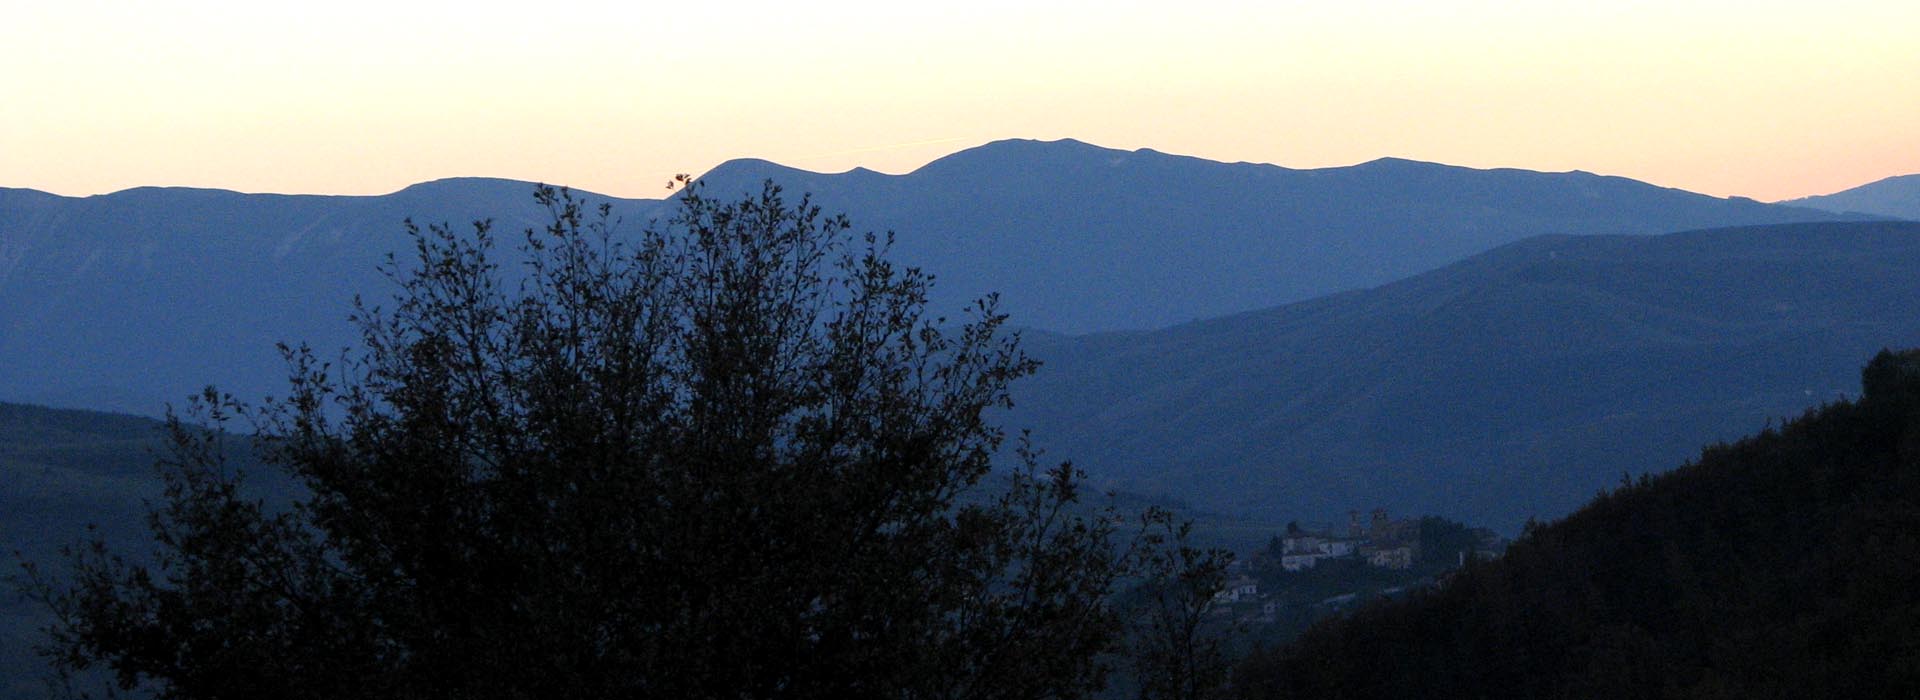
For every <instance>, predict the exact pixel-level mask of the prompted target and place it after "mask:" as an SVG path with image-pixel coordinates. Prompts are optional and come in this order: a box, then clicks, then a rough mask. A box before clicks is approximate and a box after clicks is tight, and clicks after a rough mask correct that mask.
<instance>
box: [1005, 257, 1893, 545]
mask: <svg viewBox="0 0 1920 700" xmlns="http://www.w3.org/2000/svg"><path fill="white" fill-rule="evenodd" d="M1916 269H1920V224H1915V223H1906V222H1883V223H1834V224H1791V225H1781V226H1764V227H1746V228H1734V229H1717V230H1710V231H1694V232H1687V233H1676V234H1669V235H1664V236H1551V237H1541V238H1535V239H1530V240H1527V241H1522V242H1520V243H1516V244H1513V245H1509V246H1504V247H1501V248H1499V249H1496V250H1493V251H1490V252H1488V253H1486V254H1483V255H1478V256H1475V257H1473V258H1470V259H1468V260H1465V261H1462V262H1460V263H1458V264H1455V265H1450V266H1447V267H1445V268H1442V269H1439V270H1435V271H1433V272H1430V273H1427V274H1423V275H1419V276H1416V277H1413V278H1410V279H1407V280H1403V281H1401V282H1396V283H1394V284H1389V285H1384V286H1381V287H1378V288H1375V289H1370V290H1366V291H1362V292H1354V293H1350V294H1342V295H1335V296H1331V297H1324V298H1321V299H1316V300H1313V301H1309V302H1303V303H1300V304H1292V305H1288V306H1283V307H1278V308H1274V309H1269V310H1265V311H1259V312H1255V313H1249V314H1240V315H1236V316H1229V317H1225V318H1219V319H1211V320H1208V321H1203V322H1198V323H1192V324H1187V325H1182V326H1177V327H1174V328H1168V329H1164V330H1161V331H1155V332H1150V333H1120V334H1103V335H1094V336H1086V337H1078V338H1063V337H1059V336H1038V335H1036V336H1034V337H1032V338H1031V341H1032V342H1031V343H1030V346H1029V347H1030V348H1031V350H1032V352H1033V354H1034V355H1035V356H1037V357H1039V358H1040V359H1041V360H1043V361H1044V362H1045V363H1046V366H1045V367H1043V368H1042V369H1041V371H1040V372H1039V373H1038V374H1037V375H1036V376H1035V377H1034V378H1033V379H1032V380H1030V381H1028V382H1026V384H1025V385H1023V386H1020V387H1018V392H1017V393H1018V396H1017V398H1018V399H1019V401H1020V405H1019V407H1018V408H1017V409H1016V410H1015V411H1014V413H1013V414H1012V417H1011V418H1010V423H1012V424H1014V425H1021V426H1028V427H1032V428H1033V429H1034V434H1035V437H1036V439H1037V440H1038V442H1039V444H1042V445H1045V446H1046V447H1047V448H1048V449H1049V450H1051V451H1052V453H1053V454H1056V455H1060V456H1062V457H1066V458H1071V459H1073V460H1075V461H1076V463H1079V464H1082V465H1085V466H1086V468H1087V470H1088V472H1089V473H1091V474H1093V475H1094V476H1095V477H1096V478H1102V479H1109V480H1111V481H1110V483H1111V484H1112V485H1114V486H1116V487H1119V488H1122V489H1126V490H1132V491H1136V492H1140V493H1146V494H1149V495H1154V494H1162V493H1166V494H1177V495H1179V496H1180V497H1181V498H1184V499H1187V500H1189V501H1191V502H1192V503H1193V504H1194V505H1196V506H1199V507H1201V508H1205V509H1210V510H1216V511H1224V512H1230V513H1232V512H1245V513H1255V514H1265V515H1267V516H1268V517H1273V518H1282V519H1286V518H1301V517H1304V518H1314V519H1328V518H1334V517H1338V516H1339V515H1340V514H1343V513H1345V512H1346V511H1347V509H1349V508H1353V507H1356V506H1361V507H1371V506H1380V507H1385V508H1389V509H1391V510H1393V511H1395V512H1418V513H1433V514H1439V515H1445V516H1447V517H1451V518H1456V519H1459V520H1464V521H1468V522H1473V523H1476V524H1485V525H1489V526H1493V527H1496V528H1499V529H1501V530H1503V531H1506V532H1509V533H1511V532H1514V531H1516V530H1517V529H1518V528H1519V526H1520V524H1521V523H1523V522H1525V521H1526V519H1527V518H1528V517H1529V516H1538V517H1541V518H1552V517H1558V516H1560V515H1564V514H1566V513H1568V512H1571V511H1572V510H1573V509H1574V508H1576V507H1578V506H1579V505H1580V504H1581V503H1583V502H1584V501H1585V499H1586V498H1588V497H1590V496H1591V495H1592V494H1593V492H1594V489H1596V488H1599V487H1601V486H1605V485H1608V484H1611V483H1614V482H1616V481H1618V479H1619V476H1620V474H1621V472H1631V473H1633V474H1639V473H1641V472H1645V471H1656V472H1657V471H1660V470H1662V469H1665V468H1668V467H1671V466H1672V465H1675V464H1678V463H1679V462H1681V461H1682V460H1685V459H1686V458H1687V457H1688V456H1689V455H1691V454H1692V453H1693V452H1694V451H1695V450H1697V449H1698V448H1699V446H1700V445H1701V444H1703V443H1706V442H1709V441H1713V440H1725V439H1732V438H1735V437H1738V436H1741V435H1745V434H1747V433H1750V432H1752V431H1754V430H1757V429H1759V428H1761V427H1763V426H1765V425H1766V424H1767V422H1768V421H1770V420H1777V419H1778V418H1780V417H1782V416H1791V415H1797V414H1799V413H1800V412H1801V411H1802V410H1804V409H1806V408H1807V407H1810V406H1816V405H1819V404H1820V403H1822V402H1826V401H1830V400H1833V399H1835V398H1837V397H1839V396H1841V395H1842V394H1850V393H1852V392H1853V391H1854V377H1855V376H1856V373H1857V370H1858V367H1857V365H1856V364H1855V363H1856V360H1855V359H1853V358H1860V357H1867V356H1869V355H1871V354H1872V353H1874V352H1875V351H1877V350H1879V349H1880V348H1883V347H1888V346H1894V347H1900V346H1906V345H1912V344H1916V343H1920V317H1916V316H1914V315H1913V314H1911V313H1907V312H1905V311H1903V310H1909V309H1914V308H1920V275H1915V274H1914V272H1913V271H1914V270H1916Z"/></svg>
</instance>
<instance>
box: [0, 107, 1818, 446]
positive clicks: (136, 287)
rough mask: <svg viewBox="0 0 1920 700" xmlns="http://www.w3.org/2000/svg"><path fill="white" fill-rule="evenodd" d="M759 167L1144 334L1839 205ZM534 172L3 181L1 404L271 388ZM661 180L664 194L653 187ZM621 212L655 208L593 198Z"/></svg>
mask: <svg viewBox="0 0 1920 700" xmlns="http://www.w3.org/2000/svg"><path fill="white" fill-rule="evenodd" d="M766 178H774V179H776V180H777V181H779V182H780V183H781V184H782V185H784V186H785V187H786V188H787V190H788V191H789V192H791V193H794V194H795V195H796V196H797V194H798V193H801V192H807V191H811V192H815V193H817V194H818V195H819V197H818V200H819V201H820V202H821V203H823V204H825V205H826V206H827V207H828V209H829V211H839V210H844V211H846V212H847V213H848V214H849V215H850V216H851V217H852V219H853V222H854V223H855V224H856V225H857V226H859V227H861V228H863V229H869V228H870V229H875V230H884V229H888V228H892V229H897V230H898V231H899V232H900V237H899V241H898V243H897V246H896V253H897V257H898V258H899V259H900V260H901V261H903V262H906V263H908V264H913V265H920V266H923V267H924V268H926V269H927V270H930V271H932V272H934V273H937V274H938V275H939V276H940V280H941V283H940V285H939V286H938V287H936V289H935V293H936V295H937V296H936V298H935V299H934V309H936V310H937V311H939V312H941V313H945V314H948V315H954V314H957V313H958V312H959V310H960V309H961V308H962V306H964V304H965V302H966V301H969V300H971V299H972V298H974V297H976V296H978V295H981V294H985V293H987V292H993V291H1000V292H1004V293H1005V305H1004V308H1005V309H1006V310H1008V311H1010V312H1012V313H1013V314H1014V315H1015V319H1014V322H1015V323H1017V324H1020V325H1025V326H1031V327H1039V328H1047V329H1051V330H1056V331H1067V332H1084V331H1091V330H1110V329H1118V328H1154V327H1160V326H1165V325H1168V324H1172V323H1178V322H1185V321H1190V320H1193V319H1196V318H1206V317H1211V316H1216V315H1219V314H1223V313H1229V312H1235V311H1244V310H1247V309H1255V308H1262V307H1267V306H1271V305H1273V304H1279V303H1284V302H1289V301H1297V300H1300V299H1305V298H1308V297H1312V296H1316V295H1319V294H1323V293H1327V292H1332V291H1337V290H1343V289H1353V288H1358V287H1364V286H1368V285H1374V284H1380V283H1383V282H1387V281H1390V280H1393V279H1397V278H1400V277H1403V276H1405V275H1408V274H1413V273H1416V272H1420V271H1422V270H1427V269H1430V268H1432V267H1435V266H1438V265H1441V264H1444V263H1447V262H1451V261H1454V260H1457V259H1459V258H1461V257H1464V256H1467V255H1470V254H1473V253H1477V252H1480V251H1483V250H1486V249H1489V248H1492V247H1494V246H1497V245H1500V244H1503V243H1507V242H1511V241H1513V240H1517V239H1519V238H1523V237H1526V236H1532V235H1537V234H1546V233H1662V232H1666V231H1674V230H1680V229H1684V228H1698V227H1705V226H1726V225H1737V224H1746V223H1767V222H1784V221H1809V220H1827V219H1835V218H1841V215H1837V214H1832V213H1829V212H1822V211H1817V210H1812V209H1800V208H1793V207H1784V206H1777V205H1768V204H1760V203H1757V202H1753V201H1750V200H1728V199H1717V198H1713V197H1707V196H1704V195H1699V194H1693V193H1688V192H1682V191H1679V190H1671V189H1664V188H1659V187H1654V186H1652V185H1648V184H1645V183H1641V182H1635V181H1632V180H1626V179H1622V178H1612V177H1601V176H1597V175H1592V174H1587V173H1536V172H1527V171H1519V170H1473V169H1468V168H1456V167H1449V166H1443V165H1435V164H1430V163H1415V162H1411V161H1398V160H1382V161H1375V162H1372V163H1367V164H1363V165H1357V166H1353V167H1349V168H1327V169H1322V170H1289V169H1286V168H1280V167H1275V166H1270V165H1250V164H1244V163H1237V164H1227V163H1216V162H1210V161H1204V160H1200V159H1196V158H1182V157H1176V156H1170V155H1166V154H1161V153H1156V152H1153V151H1135V152H1126V151H1115V150H1110V149H1103V148H1098V147H1095V146H1089V145H1087V144H1083V143H1078V142H1072V141H1063V142H1055V143H1038V142H1031V141H1008V142H1000V143H994V144H988V145H986V146H982V147H980V148H976V149H972V150H968V151H964V152H961V153H957V154H954V155H952V156H949V157H947V158H944V159H941V160H939V161H936V162H934V163H931V164H929V165H927V166H926V167H924V168H921V169H920V170H918V171H915V172H913V173H911V174H908V175H900V176H888V175H880V174H878V173H873V172H870V171H854V172H850V173H844V174H840V175H822V174H818V173H808V172H803V171H798V170H791V169H786V168H781V167H779V166H775V165H773V164H771V163H766V162H764V161H736V162H733V163H729V164H726V165H723V166H722V167H720V168H717V169H715V170H714V171H713V172H712V173H709V174H708V175H707V176H705V177H704V178H702V179H703V180H705V181H708V182H710V183H711V186H712V187H713V188H714V189H715V191H716V192H730V191H732V190H747V189H752V190H756V191H757V189H758V188H759V187H760V184H761V182H762V181H763V180H764V179H766ZM532 189H533V185H532V184H530V183H521V182H511V181H505V180H483V179H460V180H444V181H438V182H433V183H426V184H422V185H416V186H413V187H409V188H407V189H405V190H402V191H400V192H396V193H393V194H390V195H384V196H378V197H318V196H289V195H247V194H239V193H235V192H223V191H213V190H190V189H161V188H141V189H135V190H128V191H125V192H119V193H115V194H111V195H102V196H98V197H86V198H71V197H58V196H54V195H50V194H47V193H44V192H35V191H31V190H6V189H0V400H13V401H25V402H28V403H38V404H46V405H58V406H71V407H80V408H94V409H110V410H120V411H130V412H134V413H140V414H147V415H158V414H159V413H160V411H161V406H162V405H163V403H165V402H169V401H179V400H180V399H181V398H182V397H185V396H187V395H189V394H193V393H195V392H197V391H198V390H199V389H200V388H201V387H203V386H205V385H207V384H217V385H219V386H220V387H221V388H223V389H226V390H228V391H231V392H233V393H235V394H236V395H239V396H243V397H250V398H254V397H258V396H260V395H262V394H267V393H282V392H283V390H284V386H283V383H282V380H283V378H284V374H285V372H284V367H283V366H282V364H281V362H280V359H279V356H278V354H277V353H276V352H275V351H274V348H273V345H274V343H275V342H277V341H290V342H308V343H311V344H312V345H313V346H314V347H316V348H320V349H322V350H323V351H325V352H328V353H330V352H331V351H332V350H333V349H335V348H339V347H341V346H343V345H346V344H348V343H349V342H351V341H352V340H353V337H352V335H351V333H350V327H349V326H348V325H347V324H346V323H345V322H344V319H345V318H346V316H347V314H348V312H349V311H350V307H349V302H350V300H351V299H352V298H353V296H354V295H356V294H359V295H362V296H364V297H366V298H367V299H369V300H371V301H375V302H377V301H378V300H381V299H385V298H387V297H388V296H389V294H390V293H391V291H392V289H391V288H390V287H389V286H388V285H387V284H386V282H385V281H384V280H383V279H382V278H381V277H380V276H379V275H378V274H377V273H376V272H375V265H376V264H377V263H378V262H380V260H381V259H382V258H383V256H384V255H385V254H386V253H389V252H398V253H400V254H402V256H403V257H404V256H405V254H406V253H407V251H408V248H407V246H408V241H407V239H406V237H405V235H404V234H403V232H402V228H401V221H402V220H404V219H406V218H408V217H412V218H413V219H414V220H415V221H419V222H422V223H429V222H441V221H447V222H452V223H453V224H454V225H456V226H464V225H465V224H466V222H468V221H471V220H473V219H478V218H493V219H495V220H496V228H497V230H498V231H500V232H502V234H503V240H505V241H507V242H508V243H512V242H513V241H515V240H517V235H518V233H519V231H520V230H522V229H524V228H526V227H529V226H539V225H541V224H543V223H544V222H545V221H547V219H546V212H545V211H544V210H543V209H541V208H540V207H537V206H535V204H534V202H533V199H532V196H531V194H532ZM663 194H664V193H663ZM590 199H591V200H594V201H611V202H612V203H613V204H614V209H615V213H616V215H618V216H621V217H624V218H625V220H626V222H627V224H628V225H629V226H638V225H640V224H641V223H643V222H644V221H646V220H647V219H649V218H652V217H654V216H656V215H658V214H659V213H660V206H661V202H660V200H610V199H609V198H606V197H600V196H591V197H590Z"/></svg>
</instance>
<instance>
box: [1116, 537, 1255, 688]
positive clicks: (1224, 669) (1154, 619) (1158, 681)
mask: <svg viewBox="0 0 1920 700" xmlns="http://www.w3.org/2000/svg"><path fill="white" fill-rule="evenodd" d="M1159 523H1160V524H1161V525H1162V527H1163V528H1164V529H1163V531H1162V533H1160V537H1159V538H1157V539H1156V541H1157V542H1164V543H1165V544H1166V546H1163V547H1155V548H1153V549H1151V550H1149V551H1147V553H1146V557H1145V562H1144V564H1145V566H1144V567H1143V574H1144V576H1145V582H1144V583H1143V584H1142V585H1141V586H1140V588H1139V590H1138V591H1137V593H1138V595H1139V597H1140V603H1141V606H1140V611H1139V613H1138V614H1136V615H1135V616H1134V617H1133V624H1134V630H1133V634H1132V639H1133V649H1132V650H1131V653H1130V658H1131V660H1132V662H1133V668H1134V678H1135V680H1136V682H1137V684H1138V691H1139V698H1140V700H1206V699H1207V698H1214V697H1220V696H1222V695H1223V694H1224V692H1225V690H1226V683H1227V678H1228V676H1229V675H1230V674H1231V672H1232V662H1233V659H1232V658H1231V657H1230V656H1229V655H1228V653H1227V650H1226V643H1227V641H1228V640H1227V635H1228V634H1229V633H1230V632H1231V629H1230V624H1228V623H1222V622H1218V621H1215V620H1211V619H1210V618H1212V613H1213V611H1214V607H1215V605H1216V602H1217V601H1216V595H1217V594H1219V593H1220V592H1221V591H1223V590H1224V589H1225V584H1226V572H1227V564H1228V563H1229V562H1231V561H1232V554H1230V553H1228V552H1227V551H1225V550H1222V549H1201V548H1198V547H1194V546H1192V545H1191V544H1190V543H1189V537H1190V534H1191V531H1192V525H1191V524H1190V523H1182V524H1179V525H1174V524H1173V523H1172V522H1171V520H1170V519H1167V518H1165V517H1162V518H1160V519H1159ZM1209 623H1212V624H1209Z"/></svg>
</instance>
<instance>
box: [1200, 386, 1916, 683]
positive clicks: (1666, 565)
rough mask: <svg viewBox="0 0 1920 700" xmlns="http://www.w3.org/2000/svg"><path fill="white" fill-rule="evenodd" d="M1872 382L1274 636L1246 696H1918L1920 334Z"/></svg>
mask: <svg viewBox="0 0 1920 700" xmlns="http://www.w3.org/2000/svg"><path fill="white" fill-rule="evenodd" d="M1864 385H1865V391H1864V394H1863V396H1862V398H1860V399H1859V400H1857V401H1850V402H1843V403H1837V404H1833V405H1829V406H1826V407H1824V408H1822V409H1819V410H1817V411H1812V412H1809V413H1808V414H1807V415H1805V416H1803V417H1801V418H1799V419H1797V420H1794V421H1791V422H1789V423H1787V424H1786V425H1784V426H1782V427H1781V428H1780V429H1778V430H1774V429H1769V430H1766V431H1764V432H1762V433H1761V434H1759V435H1757V436H1754V437H1751V438H1748V439H1746V440H1742V441H1740V442H1738V443H1735V444H1731V445H1715V446H1712V447H1709V448H1707V449H1706V450H1705V451H1704V453H1703V454H1702V455H1701V457H1700V458H1699V460H1698V461H1697V462H1695V463H1693V464H1689V465H1687V466H1685V467H1682V468H1681V469H1678V470H1676V471H1674V472H1672V473H1669V474H1666V475H1662V476H1659V477H1654V478H1648V477H1644V476H1643V477H1641V478H1640V479H1639V481H1638V482H1637V483H1623V484H1622V485H1621V487H1620V488H1619V489H1618V490H1615V491H1613V492H1611V493H1604V494H1602V495H1601V496H1600V497H1599V498H1598V499H1596V500H1595V501H1594V502H1593V503H1591V504H1590V505H1588V506H1587V507H1586V508H1584V509H1582V510H1581V511H1579V512H1577V513H1575V514H1574V515H1572V516H1570V517H1568V518H1566V519H1565V520H1563V521H1560V522H1556V523H1553V524H1551V525H1546V526H1541V527H1530V528H1529V531H1528V532H1527V534H1526V535H1524V536H1523V537H1522V538H1521V539H1520V540H1519V541H1518V542H1516V543H1515V544H1514V545H1513V546H1512V547H1511V548H1510V549H1509V550H1508V552H1507V554H1506V556H1504V557H1503V558H1502V559H1500V560H1498V561H1496V562H1492V563H1485V564H1479V565H1470V566H1468V567H1467V568H1466V569H1464V570H1463V571H1461V572H1460V573H1458V574H1456V575H1455V576H1453V577H1451V578H1450V579H1449V580H1447V581H1446V582H1445V583H1444V584H1442V585H1441V586H1440V587H1439V588H1438V589H1436V590H1434V591H1432V592H1429V593H1424V594H1421V595H1416V596H1414V597H1412V598H1411V599H1409V600H1405V601H1400V602H1397V603H1391V604H1382V605H1376V606H1372V607H1369V608H1366V609H1363V610H1361V611H1359V612H1357V613H1355V614H1354V615H1352V616H1350V617H1346V618H1343V619H1339V620H1334V621H1329V622H1327V623H1323V624H1321V625H1319V626H1316V627H1315V628H1313V629H1312V630H1310V631H1309V632H1308V633H1307V634H1306V635H1304V636H1303V637H1302V638H1301V639H1299V640H1298V641H1297V642H1296V643H1294V644H1293V645H1291V646H1288V647H1285V648H1282V649H1280V650H1278V651H1275V652H1269V653H1265V654H1258V655H1255V656H1254V657H1252V658H1250V659H1248V660H1247V661H1245V662H1244V663H1243V664H1242V665H1241V667H1240V668H1239V669H1238V672H1237V674H1236V677H1235V687H1236V689H1237V691H1238V694H1239V695H1240V696H1242V697H1245V698H1342V697H1539V698H1547V697H1607V698H1617V697H1817V696H1835V697H1913V696H1915V694H1916V693H1920V647H1916V645H1915V644H1914V642H1913V640H1914V634H1913V630H1914V629H1916V627H1920V596H1916V595H1915V590H1914V588H1913V583H1914V582H1915V581H1920V469H1916V467H1920V464H1917V463H1920V351H1907V352H1904V353H1899V354H1895V353H1888V352H1883V353H1881V354H1880V355H1879V356H1877V357H1876V358H1874V360H1873V361H1872V363H1871V364H1869V365H1868V367H1867V368H1866V370H1865V372H1864ZM1623 481H1624V478H1623Z"/></svg>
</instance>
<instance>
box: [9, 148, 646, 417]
mask: <svg viewBox="0 0 1920 700" xmlns="http://www.w3.org/2000/svg"><path fill="white" fill-rule="evenodd" d="M532 191H533V185H532V184H530V183H523V182H514V181H510V180H491V179H477V178H467V179H456V180H440V181H436V182H429V183H424V184H420V185H414V186H412V187H408V188H406V189H404V190H401V191H399V192H395V193H393V194H389V195H384V196H376V197H332V196H295V195H257V194H240V193H236V192H227V191H220V190H201V189H181V188H139V189H132V190H126V191H123V192H117V193H114V194H110V195H101V196H95V197H86V198H69V197H57V196H54V195H49V194H46V193H42V192H35V191H31V190H0V399H8V400H18V401H27V402H31V403H41V404H50V405H58V406H72V407H85V408H103V409H112V410H122V411H130V412H134V413H140V414H147V415H155V414H157V413H159V412H160V409H161V408H162V406H163V404H164V403H165V402H177V401H181V400H183V399H184V398H185V397H186V396H187V395H189V394H192V393H194V392H196V391H197V390H198V389H199V388H200V387H203V386H205V385H207V384H210V383H211V384H218V385H220V386H221V387H222V388H224V389H229V390H232V391H235V392H236V393H239V394H240V395H242V396H249V397H252V398H258V397H259V396H260V395H261V394H264V393H269V392H275V391H278V390H283V389H284V381H285V376H286V375H285V369H284V366H283V365H282V363H281V361H280V359H279V355H278V354H277V352H276V351H275V350H274V343H276V342H279V341H288V342H296V343H297V342H303V341H304V342H309V343H311V344H312V345H313V346H314V347H316V348H322V349H334V350H331V351H329V354H330V355H331V354H332V352H337V348H339V347H341V346H343V345H345V344H347V343H348V342H350V341H351V340H352V339H353V336H352V335H351V329H350V327H349V326H348V325H347V323H346V317H347V314H348V312H349V311H350V310H351V302H352V300H353V298H354V295H356V294H360V295H364V296H365V297H366V298H367V299H368V300H369V301H378V300H382V299H385V298H388V296H389V294H390V292H391V291H392V287H391V286H390V283H389V282H387V281H386V280H385V279H384V278H383V277H382V276H381V275H380V274H379V273H378V272H377V269H376V267H377V265H378V264H379V263H380V262H381V261H382V260H383V259H384V258H385V256H386V254H387V253H389V252H397V253H400V254H401V255H402V259H403V260H404V259H405V255H406V254H407V253H408V246H409V245H410V243H409V241H408V239H407V237H406V235H405V231H404V229H403V227H402V222H403V221H404V220H406V219H407V218H409V217H412V218H413V219H414V220H416V221H419V222H422V223H423V224H424V223H427V222H441V221H448V222H452V223H453V224H454V225H457V226H462V227H464V226H467V224H468V222H471V221H473V220H476V219H481V218H493V219H494V220H495V226H496V231H497V232H500V233H501V234H502V235H503V238H504V239H505V240H509V241H511V240H513V238H512V237H514V236H517V235H518V232H519V231H520V230H522V229H524V228H527V227H530V226H537V225H541V224H543V223H544V222H545V221H546V220H547V217H546V215H545V211H544V209H542V208H540V207H539V206H537V205H536V203H535V202H534V200H533V197H532ZM592 197H593V198H594V199H597V200H604V199H607V198H605V197H600V196H598V195H593V196H592ZM623 204H626V205H631V206H629V207H626V208H631V209H643V208H644V207H650V206H653V205H655V204H657V202H654V201H650V200H637V201H629V202H623Z"/></svg>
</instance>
